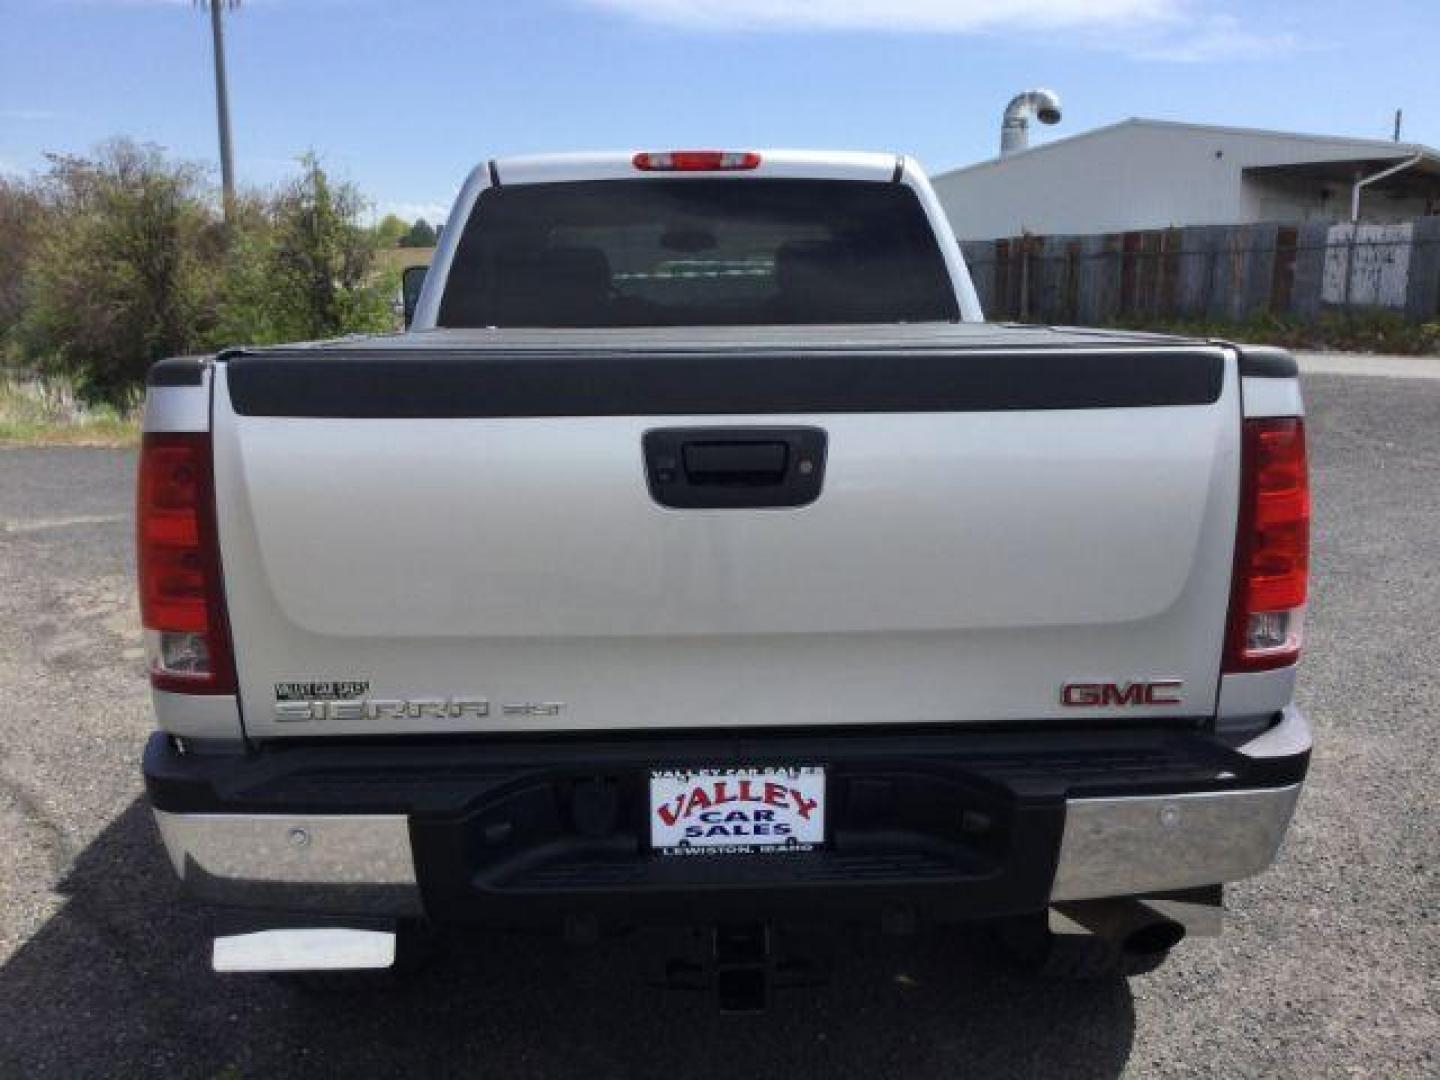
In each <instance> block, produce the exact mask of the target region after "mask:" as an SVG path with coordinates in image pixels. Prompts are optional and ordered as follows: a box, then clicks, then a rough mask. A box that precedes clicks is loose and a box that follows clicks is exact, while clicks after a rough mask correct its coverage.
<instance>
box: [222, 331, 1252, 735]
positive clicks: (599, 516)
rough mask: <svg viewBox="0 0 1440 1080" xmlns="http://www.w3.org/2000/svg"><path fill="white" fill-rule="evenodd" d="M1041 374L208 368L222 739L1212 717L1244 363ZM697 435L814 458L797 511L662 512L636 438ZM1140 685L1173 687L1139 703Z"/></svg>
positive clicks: (936, 361) (547, 352)
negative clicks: (816, 451) (819, 455)
mask: <svg viewBox="0 0 1440 1080" xmlns="http://www.w3.org/2000/svg"><path fill="white" fill-rule="evenodd" d="M960 329H962V328H956V330H957V331H958V330H960ZM1032 342H1033V336H1032V337H1031V338H1027V339H1025V340H1024V341H1023V342H1022V343H1021V344H1020V345H1017V346H1016V347H1013V348H1006V347H1004V346H1003V345H997V344H995V343H994V341H993V340H992V341H987V342H985V343H982V344H975V343H973V342H972V341H971V340H970V339H967V338H965V337H964V336H963V335H958V334H957V335H956V336H955V337H954V339H953V340H947V341H942V342H941V344H940V345H936V346H933V347H928V348H924V349H920V348H915V347H906V346H903V345H896V346H893V347H888V348H882V347H878V346H877V347H872V346H866V347H863V348H861V347H847V348H838V347H827V348H818V347H817V348H810V349H806V348H802V347H789V348H761V347H755V348H746V349H725V348H718V347H717V348H706V347H696V348H691V349H669V350H666V349H659V348H648V349H642V348H637V349H626V348H624V347H623V346H618V345H607V346H606V347H604V348H598V347H596V348H586V349H581V348H576V347H566V346H563V345H557V346H553V347H549V348H544V349H541V348H525V349H520V348H508V349H507V348H504V347H501V346H502V345H503V341H502V342H501V343H500V344H497V345H495V346H493V347H492V346H487V347H484V348H481V347H472V348H460V347H456V346H453V345H451V346H448V347H446V348H443V349H442V348H436V349H418V348H402V347H395V348H391V349H386V348H383V347H377V346H375V345H373V344H367V345H365V346H363V347H362V346H358V345H357V346H355V347H352V348H346V347H344V346H343V345H342V346H340V347H335V348H327V349H324V350H304V349H298V350H289V351H281V352H258V353H255V354H252V355H245V356H239V357H235V358H232V359H231V360H230V361H229V362H228V363H224V364H220V365H218V367H217V374H216V378H215V380H214V384H213V385H214V408H213V413H214V415H213V426H214V439H215V463H216V464H215V467H216V484H217V501H218V505H219V523H220V537H221V551H222V558H223V563H224V570H225V578H226V584H227V602H228V606H229V616H230V620H231V623H232V626H233V634H234V639H235V641H236V643H237V648H238V655H237V657H236V661H237V665H238V671H239V680H240V693H241V703H242V710H243V715H244V723H245V727H246V730H247V732H248V734H249V735H251V736H252V737H263V738H268V737H283V736H315V735H319V734H337V735H338V734H351V735H355V734H380V733H386V734H395V733H414V734H420V733H433V732H447V733H453V732H457V731H518V730H580V729H586V730H595V729H621V728H648V729H680V728H691V727H703V728H717V727H738V726H759V725H764V726H787V727H788V726H806V725H834V724H877V723H892V724H905V723H992V722H1003V721H1013V722H1025V723H1036V724H1044V723H1046V722H1050V723H1054V722H1055V721H1057V720H1060V719H1069V720H1074V719H1076V718H1077V717H1113V716H1117V715H1122V714H1123V715H1126V716H1130V715H1133V716H1136V717H1143V716H1152V717H1153V716H1172V717H1176V718H1182V717H1184V718H1193V717H1197V716H1204V715H1208V714H1210V713H1212V712H1213V710H1214V707H1215V695H1216V689H1217V682H1218V670H1219V662H1220V652H1221V645H1222V637H1223V627H1224V622H1225V614H1226V612H1225V609H1226V599H1227V596H1228V591H1229V590H1228V582H1229V578H1230V573H1231V558H1232V551H1233V544H1234V531H1235V514H1236V505H1237V482H1238V475H1239V465H1238V453H1239V450H1238V446H1239V436H1238V431H1239V416H1240V408H1239V402H1238V396H1237V395H1238V379H1237V375H1236V370H1235V360H1234V358H1233V356H1232V355H1231V354H1229V353H1228V352H1227V351H1225V350H1222V349H1220V348H1218V347H1209V346H1204V345H1197V344H1193V343H1191V344H1184V345H1175V344H1165V343H1163V342H1149V343H1146V342H1145V341H1144V340H1143V339H1141V340H1130V339H1118V338H1117V339H1116V340H1115V341H1107V340H1106V339H1104V338H1100V339H1096V340H1094V341H1093V342H1074V341H1059V342H1057V343H1054V344H1051V345H1050V347H1046V348H1037V347H1035V346H1034V345H1033V344H1032ZM708 427H716V428H723V429H726V430H727V431H731V430H733V429H746V428H750V427H756V428H773V427H782V428H790V427H797V428H813V429H819V430H821V431H823V432H824V434H825V437H826V442H827V446H826V451H825V459H824V462H823V482H822V483H821V486H820V491H819V494H818V497H817V498H815V499H814V500H813V501H812V502H809V503H808V504H807V505H803V506H795V507H788V508H723V509H709V508H702V509H675V508H669V507H665V506H662V505H660V504H659V503H658V502H657V501H656V500H655V499H654V498H653V497H652V495H651V491H650V488H649V486H648V484H647V466H646V459H645V455H644V451H643V449H642V444H643V440H644V437H645V435H646V433H647V432H650V431H653V430H656V429H672V428H674V429H678V428H687V429H688V428H699V429H704V428H708ZM1151 682H1163V683H1166V684H1173V685H1170V686H1168V687H1167V690H1166V692H1165V693H1164V694H1162V695H1156V697H1157V698H1158V700H1154V701H1147V700H1145V698H1144V697H1143V696H1137V695H1135V694H1133V693H1130V692H1129V688H1130V687H1131V686H1132V685H1134V684H1137V683H1151ZM1071 684H1082V685H1086V686H1088V685H1091V684H1100V685H1102V686H1106V685H1113V686H1114V687H1116V688H1118V692H1116V693H1113V694H1112V695H1111V696H1110V697H1109V698H1104V697H1103V696H1102V697H1101V698H1100V699H1099V702H1098V703H1090V699H1089V698H1086V697H1085V696H1084V695H1083V694H1082V695H1079V698H1080V700H1079V701H1078V702H1077V701H1076V700H1073V699H1072V700H1071V701H1070V702H1068V703H1067V702H1066V701H1065V700H1064V697H1065V695H1064V693H1063V690H1062V688H1063V687H1065V686H1066V685H1071ZM1172 698H1173V703H1172V700H1171V699H1172ZM316 703H319V704H316ZM341 703H343V704H341Z"/></svg>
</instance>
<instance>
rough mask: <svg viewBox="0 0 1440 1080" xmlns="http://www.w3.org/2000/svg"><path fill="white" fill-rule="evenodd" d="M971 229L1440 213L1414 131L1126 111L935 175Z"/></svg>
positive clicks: (1432, 170)
mask: <svg viewBox="0 0 1440 1080" xmlns="http://www.w3.org/2000/svg"><path fill="white" fill-rule="evenodd" d="M932 182H933V183H934V185H935V190H936V191H937V192H938V193H939V195H940V201H941V202H942V203H943V204H944V206H945V210H946V212H947V213H948V214H949V217H950V222H951V224H952V226H953V227H954V229H955V233H956V235H957V236H959V237H960V238H961V239H962V240H988V239H993V238H996V237H1004V236H1019V235H1021V234H1022V233H1026V232H1031V233H1051V234H1054V233H1072V234H1073V233H1118V232H1128V231H1131V230H1137V229H1163V228H1169V227H1172V226H1185V225H1245V224H1252V223H1258V222H1307V221H1314V222H1328V221H1350V220H1354V219H1357V218H1358V219H1360V220H1365V221H1380V222H1385V221H1401V220H1407V219H1412V218H1417V217H1422V216H1425V215H1429V214H1437V213H1440V151H1437V150H1434V149H1431V148H1430V147H1428V146H1420V145H1418V144H1414V143H1402V142H1389V141H1386V140H1381V139H1346V138H1332V137H1329V136H1323V135H1296V134H1290V133H1287V132H1281V131H1259V130H1253V129H1249V128H1231V127H1213V126H1209V125H1205V124H1182V123H1174V122H1171V121H1165V120H1141V119H1133V120H1124V121H1121V122H1120V123H1118V124H1111V125H1110V126H1108V127H1102V128H1096V129H1095V130H1093V131H1087V132H1084V133H1083V134H1080V135H1074V136H1071V137H1070V138H1067V139H1056V140H1054V141H1053V142H1048V143H1045V144H1043V145H1040V146H1035V147H1031V148H1029V149H1025V150H1019V151H1017V152H1015V153H1011V154H1006V155H1004V156H1002V157H998V158H995V159H994V160H993V161H984V162H981V163H979V164H978V165H971V166H968V167H966V168H962V169H953V170H951V171H949V172H945V173H941V174H940V175H938V176H936V177H933V179H932Z"/></svg>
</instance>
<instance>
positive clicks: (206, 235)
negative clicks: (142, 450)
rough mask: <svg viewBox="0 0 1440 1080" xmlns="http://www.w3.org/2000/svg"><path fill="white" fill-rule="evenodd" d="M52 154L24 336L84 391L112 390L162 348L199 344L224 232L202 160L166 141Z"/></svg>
mask: <svg viewBox="0 0 1440 1080" xmlns="http://www.w3.org/2000/svg"><path fill="white" fill-rule="evenodd" d="M50 163H51V164H50V169H49V172H48V173H47V174H46V175H45V176H44V177H43V178H42V179H41V181H40V183H39V185H38V191H39V198H40V199H41V200H42V201H43V202H44V204H45V207H46V210H45V228H44V229H43V231H42V234H41V235H40V237H39V238H38V240H37V241H36V242H35V243H34V246H33V250H32V251H31V253H30V255H29V258H28V260H27V262H26V266H25V270H24V275H23V279H22V284H21V287H20V293H21V297H22V304H23V311H22V312H21V314H20V317H19V319H18V325H17V326H16V327H15V331H14V336H15V337H16V339H17V340H18V342H19V343H20V346H21V348H22V350H23V351H24V353H25V354H26V355H27V356H28V357H29V358H30V359H32V360H33V361H35V362H36V363H37V364H38V365H39V366H41V367H42V368H43V369H45V370H48V371H51V372H58V373H61V374H64V375H68V376H70V377H71V378H73V379H74V380H75V382H76V385H77V386H78V388H79V389H80V391H81V392H82V394H84V395H85V396H87V397H91V398H95V397H104V398H111V399H114V398H117V397H119V396H122V395H123V394H124V392H125V390H126V388H127V387H130V386H134V385H135V384H137V383H138V382H140V381H141V380H142V379H143V377H144V374H145V369H146V368H148V367H149V366H150V364H151V363H152V362H154V361H155V360H158V359H160V358H161V357H164V356H172V355H180V354H184V353H187V352H191V351H193V350H194V349H195V348H196V347H198V346H199V345H200V344H201V342H202V340H203V338H204V334H205V329H206V325H207V323H208V321H209V320H210V318H211V317H212V310H213V295H212V292H211V290H212V288H213V280H214V279H213V274H212V273H210V272H209V268H208V266H207V264H209V265H212V266H213V264H214V263H215V262H216V261H217V259H218V257H219V255H220V253H221V251H222V246H221V245H222V237H221V235H220V233H219V228H218V224H217V222H216V220H215V217H214V214H213V213H212V211H211V210H210V208H209V206H208V205H207V202H206V198H205V195H206V192H205V188H204V186H203V184H202V174H201V173H200V171H199V170H198V169H196V168H195V167H194V166H191V165H186V164H177V163H174V162H170V161H167V160H166V159H165V157H164V156H163V154H162V153H161V152H160V150H159V148H157V147H154V146H141V145H138V144H136V143H132V142H127V141H123V140H120V141H115V142H111V143H108V144H106V145H105V146H103V147H102V148H101V149H100V151H99V152H98V154H96V156H94V157H91V158H83V157H71V156H61V155H54V156H52V157H51V158H50Z"/></svg>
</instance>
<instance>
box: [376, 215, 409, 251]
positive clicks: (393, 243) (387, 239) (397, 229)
mask: <svg viewBox="0 0 1440 1080" xmlns="http://www.w3.org/2000/svg"><path fill="white" fill-rule="evenodd" d="M409 231H410V226H409V225H406V224H405V221H404V219H403V218H400V217H397V216H396V215H394V214H386V215H385V216H384V217H383V218H381V219H380V221H379V222H377V223H376V225H375V243H376V244H377V245H378V246H379V247H382V248H393V247H400V246H401V241H402V240H403V239H404V238H405V234H406V233H408V232H409Z"/></svg>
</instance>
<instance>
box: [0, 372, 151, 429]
mask: <svg viewBox="0 0 1440 1080" xmlns="http://www.w3.org/2000/svg"><path fill="white" fill-rule="evenodd" d="M139 437H140V400H139V398H138V396H137V397H136V398H135V399H134V400H133V401H131V402H129V403H127V404H125V405H124V406H119V407H117V406H114V405H88V404H86V403H85V402H83V401H81V400H80V399H79V398H78V397H77V396H76V395H75V391H74V389H73V388H72V387H71V386H70V385H69V384H68V383H66V382H65V381H64V380H61V379H49V378H35V377H22V376H16V375H10V374H7V373H4V372H0V445H3V446H131V445H133V444H134V443H135V442H137V441H138V439H139Z"/></svg>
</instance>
